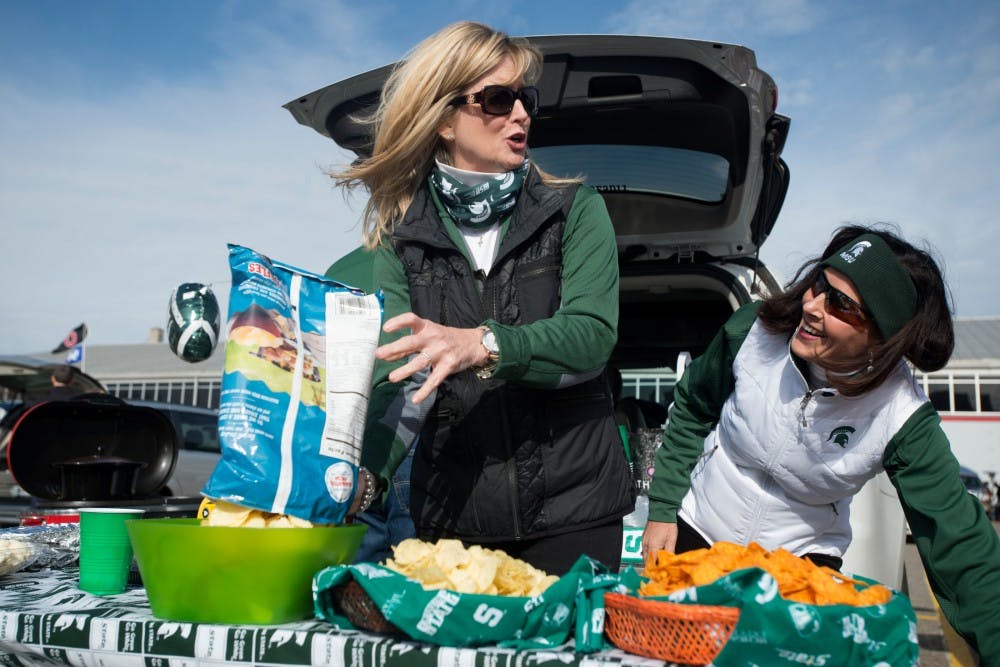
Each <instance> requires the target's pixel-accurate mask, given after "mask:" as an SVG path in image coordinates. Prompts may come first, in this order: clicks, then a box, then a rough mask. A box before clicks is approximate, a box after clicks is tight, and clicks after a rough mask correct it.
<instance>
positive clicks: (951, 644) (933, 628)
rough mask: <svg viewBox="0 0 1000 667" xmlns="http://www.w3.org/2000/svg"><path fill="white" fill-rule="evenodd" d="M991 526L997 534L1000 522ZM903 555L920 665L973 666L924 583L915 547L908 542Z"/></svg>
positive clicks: (922, 666) (971, 656) (966, 649)
mask: <svg viewBox="0 0 1000 667" xmlns="http://www.w3.org/2000/svg"><path fill="white" fill-rule="evenodd" d="M993 527H994V528H996V529H997V533H1000V522H996V521H995V522H993ZM903 557H904V568H905V573H906V585H907V588H908V592H909V596H910V603H911V604H912V605H913V610H914V611H915V612H916V614H917V635H918V638H919V641H920V666H921V667H975V665H976V660H975V658H974V657H973V654H972V651H971V650H970V649H969V647H968V645H967V644H966V643H965V641H964V640H963V639H962V638H961V637H959V636H958V633H956V632H955V630H954V629H953V628H952V627H951V626H950V625H949V624H948V622H947V621H946V620H945V619H944V617H942V616H941V611H940V609H939V608H938V605H937V602H936V601H935V600H934V596H933V595H932V594H931V590H930V586H929V585H928V583H927V577H926V576H925V575H924V568H923V565H922V564H921V563H920V556H918V555H917V548H916V546H914V545H913V544H907V545H906V547H905V549H904V551H903Z"/></svg>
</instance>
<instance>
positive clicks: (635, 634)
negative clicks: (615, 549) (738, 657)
mask: <svg viewBox="0 0 1000 667" xmlns="http://www.w3.org/2000/svg"><path fill="white" fill-rule="evenodd" d="M604 610H605V619H604V632H605V633H607V635H608V638H609V639H610V640H611V643H612V644H614V645H615V646H617V647H618V648H620V649H622V650H623V651H628V652H629V653H635V654H636V655H642V656H646V657H648V658H658V659H660V660H667V661H669V662H680V663H684V664H687V665H704V664H706V663H709V662H712V660H714V659H715V656H717V655H718V654H719V651H721V650H722V647H723V646H725V645H726V642H727V641H729V635H731V634H732V633H733V628H735V627H736V622H737V621H738V620H739V618H740V610H739V609H737V608H735V607H714V606H708V605H697V604H678V603H676V602H663V601H660V600H646V599H642V598H637V597H634V596H631V595H622V594H620V593H605V594H604Z"/></svg>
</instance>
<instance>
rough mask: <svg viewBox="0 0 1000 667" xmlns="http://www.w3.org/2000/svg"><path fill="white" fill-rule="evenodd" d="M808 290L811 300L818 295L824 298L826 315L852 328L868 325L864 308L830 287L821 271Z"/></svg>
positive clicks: (866, 312) (867, 316)
mask: <svg viewBox="0 0 1000 667" xmlns="http://www.w3.org/2000/svg"><path fill="white" fill-rule="evenodd" d="M809 290H810V291H811V292H812V295H813V298H815V297H816V296H817V295H819V294H822V295H824V296H825V299H824V306H823V308H824V310H826V312H827V314H829V315H833V316H834V317H836V318H837V319H838V320H841V321H843V322H846V323H847V324H850V325H851V326H853V327H863V326H865V325H866V324H867V323H868V318H869V314H868V311H867V310H865V308H864V306H862V305H861V304H860V303H858V302H857V301H855V300H854V299H852V298H851V297H849V296H847V295H846V294H844V293H843V292H841V291H840V290H839V289H837V288H836V287H834V286H833V285H831V284H830V281H829V280H827V279H826V273H824V272H823V271H820V272H819V275H818V276H816V282H814V283H813V285H812V287H810V288H809Z"/></svg>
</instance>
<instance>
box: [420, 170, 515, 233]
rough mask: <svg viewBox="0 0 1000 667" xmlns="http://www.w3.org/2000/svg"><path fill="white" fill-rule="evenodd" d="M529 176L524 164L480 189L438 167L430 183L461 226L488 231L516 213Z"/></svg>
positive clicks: (482, 185)
mask: <svg viewBox="0 0 1000 667" xmlns="http://www.w3.org/2000/svg"><path fill="white" fill-rule="evenodd" d="M527 174H528V161H527V160H525V161H524V162H523V163H522V164H521V166H520V167H518V168H517V169H515V170H513V171H508V172H506V173H503V174H497V175H496V176H493V177H491V178H489V179H487V180H486V181H484V182H483V183H480V184H478V185H466V184H464V183H462V182H461V181H459V180H458V179H456V178H455V177H454V176H451V175H449V174H447V173H445V172H444V171H443V170H442V169H440V168H438V167H435V168H434V169H433V170H431V174H430V176H428V179H429V180H430V183H431V185H432V186H433V187H434V189H435V190H437V193H438V194H439V195H440V196H441V203H443V204H444V206H445V208H447V209H448V213H450V214H451V217H452V218H454V220H455V222H456V223H457V224H458V225H460V226H462V227H468V228H470V229H485V228H487V227H489V226H491V225H493V224H496V223H497V222H499V221H500V220H502V219H503V218H504V217H505V216H506V215H508V214H509V213H510V211H511V210H513V208H514V205H515V204H517V193H518V192H520V191H521V185H522V184H523V183H524V177H525V176H526V175H527Z"/></svg>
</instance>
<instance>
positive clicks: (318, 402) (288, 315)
mask: <svg viewBox="0 0 1000 667" xmlns="http://www.w3.org/2000/svg"><path fill="white" fill-rule="evenodd" d="M229 262H230V268H231V270H232V277H233V281H232V288H231V290H230V296H229V317H228V321H227V327H226V362H225V370H224V373H223V377H222V390H221V394H220V405H219V441H220V443H221V444H222V458H221V459H220V461H219V463H218V465H217V466H216V468H215V471H214V472H213V473H212V476H211V478H210V479H209V481H208V483H207V484H206V485H205V488H204V489H203V490H202V493H203V494H204V495H206V496H208V497H210V498H212V499H215V500H221V501H226V502H228V503H232V504H234V505H239V506H242V507H244V508H247V509H249V510H259V511H260V512H263V513H267V514H271V515H289V516H292V517H297V518H298V519H302V520H306V521H309V522H313V523H323V524H336V523H340V522H341V521H343V519H344V517H345V515H346V514H347V509H348V508H349V507H350V504H351V501H352V500H353V497H354V493H355V488H356V485H357V480H358V463H359V461H360V455H361V439H362V433H363V430H364V422H365V413H366V411H367V408H368V396H369V391H370V385H371V378H372V371H373V369H374V364H375V353H374V350H375V347H376V345H377V344H378V337H379V331H380V328H381V320H382V303H381V295H380V294H376V295H369V294H365V293H364V292H362V291H361V290H357V289H354V288H351V287H348V286H346V285H343V284H341V283H338V282H336V281H333V280H330V279H328V278H325V277H323V276H319V275H315V274H312V273H309V272H306V271H303V270H301V269H297V268H295V267H292V266H290V265H288V264H284V263H281V262H277V261H272V260H271V259H269V258H267V257H265V256H264V255H261V254H259V253H257V252H255V251H253V250H251V249H249V248H245V247H242V246H238V245H230V246H229ZM234 511H235V510H234ZM222 517H223V515H220V516H219V519H222ZM236 519H237V517H229V518H227V519H226V520H227V521H235V520H236ZM267 522H268V519H267V518H266V517H263V516H257V515H247V516H246V517H244V518H243V519H242V523H241V524H240V525H245V526H246V525H257V526H260V525H267Z"/></svg>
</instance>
